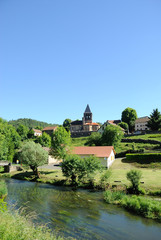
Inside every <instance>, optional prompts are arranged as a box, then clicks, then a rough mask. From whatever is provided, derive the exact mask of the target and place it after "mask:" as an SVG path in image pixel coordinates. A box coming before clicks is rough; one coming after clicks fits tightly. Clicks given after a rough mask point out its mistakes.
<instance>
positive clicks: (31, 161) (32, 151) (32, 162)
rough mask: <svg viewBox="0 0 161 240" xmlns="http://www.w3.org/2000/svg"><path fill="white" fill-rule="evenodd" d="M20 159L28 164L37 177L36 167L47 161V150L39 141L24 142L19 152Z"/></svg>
mask: <svg viewBox="0 0 161 240" xmlns="http://www.w3.org/2000/svg"><path fill="white" fill-rule="evenodd" d="M20 161H21V163H24V164H26V165H27V166H29V167H30V168H31V169H32V171H33V172H34V174H35V176H36V177H38V178H39V171H38V167H39V166H42V165H43V164H46V163H47V161H48V152H47V151H45V150H44V149H43V148H42V147H41V145H40V144H39V143H35V142H33V141H30V142H26V143H25V144H24V145H23V147H22V149H21V152H20Z"/></svg>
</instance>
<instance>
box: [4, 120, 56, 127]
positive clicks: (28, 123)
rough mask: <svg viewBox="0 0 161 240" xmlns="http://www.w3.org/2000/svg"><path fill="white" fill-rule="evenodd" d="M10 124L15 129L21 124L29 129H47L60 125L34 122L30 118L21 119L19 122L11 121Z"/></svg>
mask: <svg viewBox="0 0 161 240" xmlns="http://www.w3.org/2000/svg"><path fill="white" fill-rule="evenodd" d="M8 123H9V124H11V125H12V126H14V127H15V128H17V127H18V126H19V125H20V124H23V125H24V126H26V127H28V128H36V127H41V128H45V127H48V126H57V125H58V124H52V123H46V122H41V121H37V120H33V119H30V118H19V119H17V120H11V121H9V122H8Z"/></svg>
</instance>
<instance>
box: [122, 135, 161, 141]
mask: <svg viewBox="0 0 161 240" xmlns="http://www.w3.org/2000/svg"><path fill="white" fill-rule="evenodd" d="M126 138H130V139H144V140H156V141H161V134H160V133H158V134H145V135H136V136H131V137H130V136H129V137H126Z"/></svg>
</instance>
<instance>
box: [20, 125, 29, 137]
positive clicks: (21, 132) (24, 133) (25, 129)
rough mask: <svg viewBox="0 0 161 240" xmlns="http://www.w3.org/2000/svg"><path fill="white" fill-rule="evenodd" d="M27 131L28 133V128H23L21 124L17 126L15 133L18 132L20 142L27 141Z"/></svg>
mask: <svg viewBox="0 0 161 240" xmlns="http://www.w3.org/2000/svg"><path fill="white" fill-rule="evenodd" d="M28 131H29V129H28V127H26V126H24V125H22V124H20V125H19V126H18V128H17V132H18V134H19V135H20V137H21V140H22V141H24V140H26V139H27V134H28Z"/></svg>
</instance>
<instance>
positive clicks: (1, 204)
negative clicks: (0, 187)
mask: <svg viewBox="0 0 161 240" xmlns="http://www.w3.org/2000/svg"><path fill="white" fill-rule="evenodd" d="M5 211H7V203H6V202H5V201H4V198H0V214H1V213H2V212H5ZM0 229H1V228H0Z"/></svg>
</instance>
